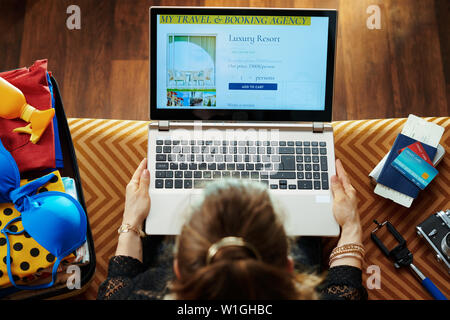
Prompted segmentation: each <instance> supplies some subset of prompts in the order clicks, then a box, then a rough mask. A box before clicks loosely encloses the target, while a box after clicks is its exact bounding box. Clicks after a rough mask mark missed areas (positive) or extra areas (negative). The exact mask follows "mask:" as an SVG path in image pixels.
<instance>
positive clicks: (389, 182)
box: [377, 133, 437, 198]
mask: <svg viewBox="0 0 450 320" xmlns="http://www.w3.org/2000/svg"><path fill="white" fill-rule="evenodd" d="M415 142H417V140H415V139H413V138H410V137H408V136H406V135H404V134H402V133H399V135H398V136H397V138H396V139H395V142H394V145H393V146H392V149H391V151H390V152H389V155H388V157H387V159H386V162H385V164H384V166H383V169H381V172H380V176H379V177H378V180H377V183H380V184H382V185H384V186H386V187H388V188H391V189H394V190H396V191H398V192H400V193H403V194H405V195H407V196H409V197H411V198H417V196H418V194H419V192H420V190H421V189H420V188H419V187H418V186H417V185H416V184H415V183H414V182H412V181H411V180H409V179H408V178H407V177H405V176H404V175H403V174H401V173H400V172H399V171H398V170H397V169H396V168H394V167H393V166H391V163H392V162H393V161H394V160H395V158H396V157H397V156H398V153H397V150H400V149H403V148H405V147H407V146H409V145H411V144H413V143H415ZM422 146H423V148H424V150H425V152H426V153H427V155H428V156H429V157H430V158H431V159H434V156H435V155H436V151H437V149H436V148H435V147H432V146H430V145H428V144H426V143H423V142H422Z"/></svg>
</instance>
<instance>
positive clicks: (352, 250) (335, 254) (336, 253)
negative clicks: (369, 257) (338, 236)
mask: <svg viewBox="0 0 450 320" xmlns="http://www.w3.org/2000/svg"><path fill="white" fill-rule="evenodd" d="M353 252H354V253H358V254H360V255H361V256H363V257H364V255H365V251H364V250H362V249H351V248H349V249H341V250H337V251H333V252H332V253H331V254H330V259H332V258H334V257H335V256H338V255H340V254H343V253H353Z"/></svg>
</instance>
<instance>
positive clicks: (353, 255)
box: [329, 253, 364, 266]
mask: <svg viewBox="0 0 450 320" xmlns="http://www.w3.org/2000/svg"><path fill="white" fill-rule="evenodd" d="M343 258H357V259H359V260H361V262H364V258H363V257H362V256H361V255H359V254H355V253H343V254H340V255H337V256H335V257H333V258H332V259H330V262H329V265H330V266H331V264H332V263H333V262H334V261H336V260H339V259H343Z"/></svg>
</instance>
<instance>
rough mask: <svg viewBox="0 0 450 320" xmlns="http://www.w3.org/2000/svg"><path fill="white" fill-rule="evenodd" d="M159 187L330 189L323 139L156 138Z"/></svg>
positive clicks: (156, 173) (157, 185)
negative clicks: (232, 182)
mask: <svg viewBox="0 0 450 320" xmlns="http://www.w3.org/2000/svg"><path fill="white" fill-rule="evenodd" d="M155 156H156V171H155V188H157V189H193V188H195V189H197V188H204V187H205V184H206V183H208V182H210V181H213V180H218V179H224V178H238V179H250V180H254V181H260V182H262V183H264V184H266V185H267V186H268V187H269V188H270V189H282V190H295V189H301V190H328V189H329V183H328V167H327V149H326V142H325V141H238V140H231V141H217V140H171V139H158V140H156V155H155Z"/></svg>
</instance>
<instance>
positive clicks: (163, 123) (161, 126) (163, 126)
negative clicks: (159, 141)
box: [158, 120, 170, 131]
mask: <svg viewBox="0 0 450 320" xmlns="http://www.w3.org/2000/svg"><path fill="white" fill-rule="evenodd" d="M169 127H170V123H169V121H168V120H159V121H158V131H169Z"/></svg>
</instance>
